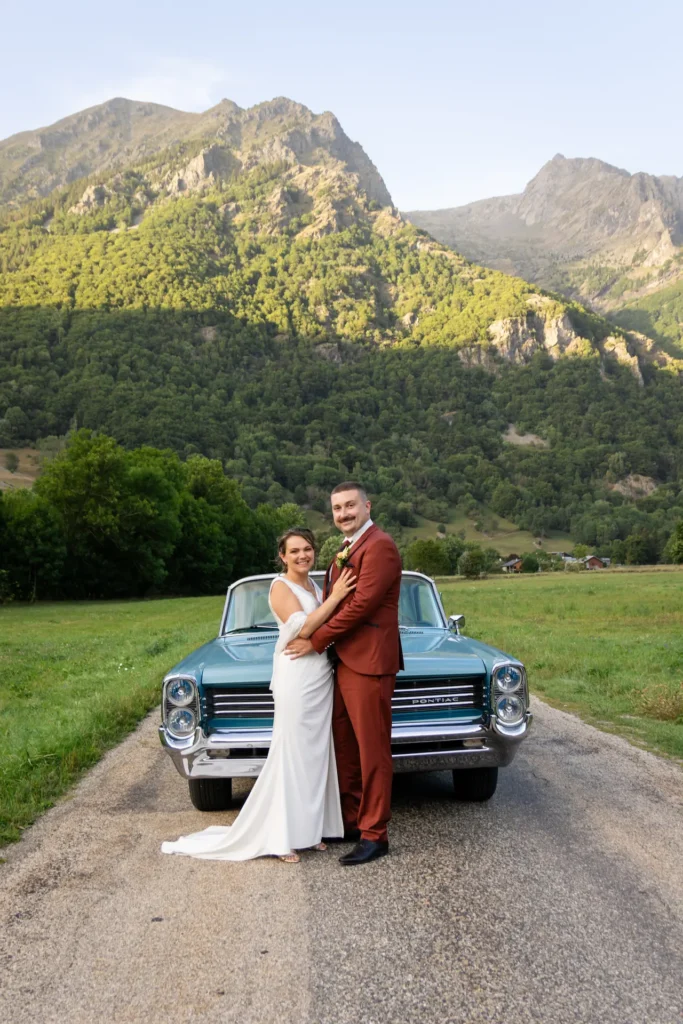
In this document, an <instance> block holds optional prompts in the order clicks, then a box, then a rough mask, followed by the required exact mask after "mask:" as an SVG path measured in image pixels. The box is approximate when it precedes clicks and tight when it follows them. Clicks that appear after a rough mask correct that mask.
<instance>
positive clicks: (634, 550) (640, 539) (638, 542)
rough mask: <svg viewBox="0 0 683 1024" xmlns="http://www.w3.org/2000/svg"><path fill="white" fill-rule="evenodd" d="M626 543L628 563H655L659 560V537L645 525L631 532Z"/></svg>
mask: <svg viewBox="0 0 683 1024" xmlns="http://www.w3.org/2000/svg"><path fill="white" fill-rule="evenodd" d="M625 545H626V564H627V565H654V564H655V563H656V562H658V561H659V544H658V541H657V537H656V535H655V534H653V533H652V531H650V530H648V529H647V527H645V526H643V527H641V528H640V529H639V530H636V531H634V532H633V533H630V534H629V535H628V537H627V538H626V541H625Z"/></svg>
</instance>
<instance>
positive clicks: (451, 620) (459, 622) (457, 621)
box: [448, 615, 465, 636]
mask: <svg viewBox="0 0 683 1024" xmlns="http://www.w3.org/2000/svg"><path fill="white" fill-rule="evenodd" d="M448 628H449V629H452V630H453V632H454V633H457V634H458V636H460V634H461V633H462V631H463V629H464V628H465V616H464V615H449V616H448Z"/></svg>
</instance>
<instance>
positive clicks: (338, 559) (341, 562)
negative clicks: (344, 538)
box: [334, 544, 351, 572]
mask: <svg viewBox="0 0 683 1024" xmlns="http://www.w3.org/2000/svg"><path fill="white" fill-rule="evenodd" d="M350 553H351V545H350V544H348V545H347V546H346V547H345V548H342V550H341V551H338V552H337V554H336V556H335V559H334V564H335V565H336V566H337V568H338V569H339V571H340V572H341V570H342V569H343V568H344V566H345V565H346V563H347V562H348V560H349V555H350Z"/></svg>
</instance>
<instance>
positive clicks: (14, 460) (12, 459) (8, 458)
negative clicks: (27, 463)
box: [5, 452, 19, 473]
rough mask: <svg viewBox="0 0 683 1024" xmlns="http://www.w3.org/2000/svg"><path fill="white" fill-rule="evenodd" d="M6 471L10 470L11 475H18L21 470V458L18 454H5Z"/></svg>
mask: <svg viewBox="0 0 683 1024" xmlns="http://www.w3.org/2000/svg"><path fill="white" fill-rule="evenodd" d="M5 469H8V470H9V471H10V473H16V471H17V470H18V469H19V456H18V455H17V453H16V452H6V453H5Z"/></svg>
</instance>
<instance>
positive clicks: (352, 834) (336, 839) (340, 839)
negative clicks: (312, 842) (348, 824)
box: [323, 828, 360, 843]
mask: <svg viewBox="0 0 683 1024" xmlns="http://www.w3.org/2000/svg"><path fill="white" fill-rule="evenodd" d="M359 839H360V829H359V828H347V829H345V830H344V835H343V836H332V837H327V838H326V837H325V836H323V842H324V843H357V842H358V840H359Z"/></svg>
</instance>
